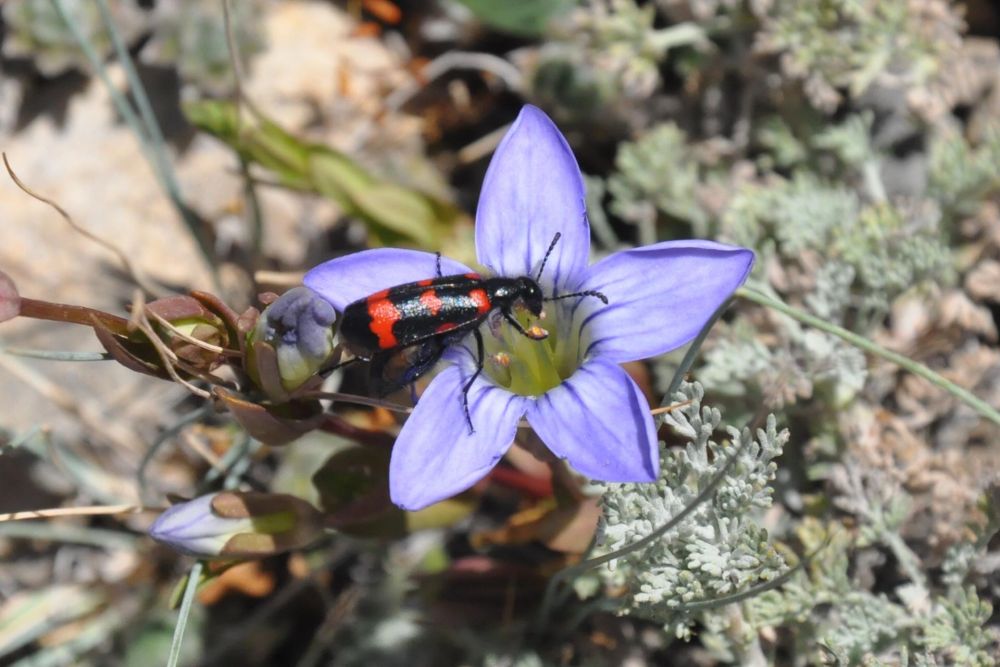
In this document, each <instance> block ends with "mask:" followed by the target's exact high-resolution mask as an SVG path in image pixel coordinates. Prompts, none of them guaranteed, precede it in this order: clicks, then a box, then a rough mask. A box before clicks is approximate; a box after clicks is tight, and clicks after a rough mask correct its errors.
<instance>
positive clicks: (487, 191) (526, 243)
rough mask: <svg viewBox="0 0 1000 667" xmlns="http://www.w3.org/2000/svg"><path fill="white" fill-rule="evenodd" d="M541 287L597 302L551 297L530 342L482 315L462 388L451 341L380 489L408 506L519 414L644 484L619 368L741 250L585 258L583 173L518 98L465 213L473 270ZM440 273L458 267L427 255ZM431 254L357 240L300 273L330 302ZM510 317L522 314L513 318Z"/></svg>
mask: <svg viewBox="0 0 1000 667" xmlns="http://www.w3.org/2000/svg"><path fill="white" fill-rule="evenodd" d="M557 232H558V233H560V234H561V235H562V236H561V239H560V241H559V242H558V243H557V244H556V246H555V248H554V249H553V251H552V254H551V256H550V257H549V259H548V262H547V264H546V266H545V271H544V275H542V276H541V278H540V280H539V283H540V285H541V287H542V290H543V291H544V292H545V294H546V295H547V296H552V295H558V294H567V293H570V292H579V291H586V290H596V291H599V292H601V293H603V294H604V295H606V296H607V297H608V301H609V302H608V304H607V305H605V304H604V303H602V302H601V301H600V300H598V299H595V298H586V297H584V298H579V299H566V300H563V301H553V302H550V303H549V304H548V305H547V306H546V316H547V317H546V319H545V320H544V321H543V322H542V324H543V325H544V326H545V328H546V329H547V330H548V331H549V333H550V335H549V337H548V338H547V339H545V340H542V341H538V340H531V339H528V338H526V337H525V336H523V335H521V334H519V333H517V332H516V331H515V330H514V329H513V327H511V326H510V325H509V324H507V323H505V322H496V321H491V326H490V327H489V333H486V332H484V338H485V339H486V352H487V362H486V367H485V372H484V373H483V374H482V375H481V376H480V377H479V378H478V379H477V380H476V381H475V383H473V385H472V388H471V390H470V391H469V397H468V398H469V408H470V413H471V417H472V423H473V424H474V426H475V431H474V432H473V433H470V432H469V428H468V425H467V423H466V419H465V414H464V411H463V407H462V396H461V392H462V386H463V384H464V381H465V379H466V378H469V377H471V374H472V373H473V372H474V370H475V353H474V352H473V351H472V350H471V349H470V348H469V347H468V346H467V345H461V346H455V348H453V349H452V350H450V351H449V352H448V354H446V356H445V358H446V359H447V360H449V361H451V362H452V365H451V366H449V367H447V368H445V369H444V370H443V371H441V372H440V373H439V374H438V375H437V376H436V377H435V378H434V380H433V381H432V382H431V383H430V386H429V387H428V388H427V390H426V391H425V392H424V394H423V396H421V398H420V402H419V403H417V406H416V408H415V409H414V411H413V414H412V415H411V416H410V417H409V419H407V421H406V423H405V424H404V425H403V428H402V431H401V432H400V434H399V437H398V438H397V439H396V444H395V446H394V447H393V451H392V459H391V462H390V466H389V475H390V490H391V495H392V500H393V502H395V503H396V504H397V505H399V506H400V507H402V508H403V509H407V510H416V509H420V508H422V507H426V506H427V505H430V504H431V503H434V502H437V501H439V500H442V499H444V498H448V497H450V496H452V495H454V494H456V493H458V492H460V491H463V490H465V489H467V488H468V487H469V486H471V485H472V484H474V483H475V482H476V481H477V480H479V479H481V478H482V477H483V476H485V475H486V474H487V473H488V472H489V471H490V470H491V469H492V468H493V466H495V465H496V464H497V462H498V461H499V460H500V459H501V457H503V455H504V454H505V453H506V452H507V449H508V448H509V447H510V445H511V443H512V442H513V440H514V436H515V433H516V431H517V425H518V422H519V421H520V420H521V418H522V417H526V418H527V420H528V423H529V424H531V427H532V428H533V429H534V430H535V432H536V433H537V434H538V436H539V437H540V438H541V439H542V441H544V442H545V444H546V445H547V446H548V447H549V449H550V450H551V451H552V452H553V453H554V454H556V455H557V456H559V457H561V458H565V459H566V460H568V461H569V463H570V464H571V465H572V466H573V467H574V468H575V469H576V470H577V471H579V472H581V473H583V474H584V475H587V476H588V477H591V478H595V479H600V480H604V481H610V482H650V481H653V480H655V479H656V478H657V476H658V473H659V447H658V444H657V439H656V432H655V429H654V427H653V419H652V417H651V415H650V411H649V404H648V403H647V401H646V399H645V398H644V397H643V395H642V393H641V391H640V390H639V387H638V386H637V385H636V384H635V382H633V381H632V379H631V378H630V377H629V376H628V374H627V373H625V371H624V370H622V368H621V367H620V366H619V364H621V363H623V362H626V361H634V360H638V359H646V358H648V357H654V356H656V355H659V354H663V353H664V352H668V351H670V350H673V349H674V348H677V347H679V346H681V345H683V344H684V343H687V342H688V341H690V340H691V339H692V338H694V337H695V336H696V335H697V334H698V332H699V331H700V330H701V328H702V327H703V326H704V325H705V323H706V322H707V321H708V319H709V318H710V317H711V315H712V313H714V312H715V310H716V309H717V308H718V307H719V306H720V305H721V304H722V303H724V302H725V301H726V299H728V298H729V296H730V295H731V294H732V293H733V291H734V290H735V289H736V288H737V287H739V286H740V285H741V284H742V283H743V281H744V280H746V277H747V275H748V274H749V272H750V267H751V265H752V264H753V253H752V252H751V251H750V250H747V249H745V248H737V247H732V246H727V245H722V244H719V243H713V242H711V241H667V242H664V243H657V244H654V245H651V246H646V247H642V248H636V249H633V250H625V251H622V252H618V253H615V254H613V255H611V256H609V257H606V258H605V259H602V260H601V261H599V262H597V263H596V264H593V265H588V263H589V257H590V227H589V224H588V222H587V213H586V209H585V205H584V189H583V179H582V177H581V175H580V170H579V167H578V166H577V164H576V159H575V158H574V157H573V153H572V152H571V151H570V148H569V146H568V144H567V143H566V140H565V139H564V138H563V136H562V134H561V133H560V132H559V130H558V129H557V128H556V126H555V125H554V124H553V123H552V121H551V120H550V119H549V118H548V116H546V115H545V114H544V113H543V112H542V111H540V110H539V109H537V108H535V107H533V106H525V107H524V109H522V110H521V113H520V115H519V116H518V118H517V120H516V121H515V122H514V124H513V126H512V127H511V129H510V131H509V132H508V133H507V135H506V136H505V137H504V139H503V141H502V142H501V143H500V146H499V147H498V148H497V151H496V154H495V155H494V156H493V160H492V162H491V163H490V166H489V169H488V171H487V172H486V180H485V182H484V184H483V189H482V193H481V195H480V200H479V208H478V210H477V213H476V253H477V255H478V257H479V261H480V263H482V264H483V265H484V266H485V267H486V269H487V273H492V274H494V275H499V276H510V277H518V276H526V275H527V276H534V275H535V273H534V272H536V271H537V270H538V267H539V265H540V264H541V261H542V257H543V255H544V254H545V252H546V250H547V249H548V247H549V245H550V243H551V242H552V239H553V238H554V237H555V235H556V233H557ZM442 271H443V273H444V274H445V275H448V274H458V273H468V272H469V271H470V269H469V268H468V267H465V266H464V265H462V264H461V263H459V262H456V261H454V260H448V259H442ZM434 272H435V256H434V255H433V254H431V253H426V252H419V251H415V250H399V249H378V250H367V251H364V252H360V253H357V254H354V255H350V256H348V257H343V258H340V259H336V260H331V261H329V262H326V263H325V264H321V265H320V266H318V267H316V268H314V269H312V270H311V271H309V272H308V273H307V274H306V276H305V280H304V282H305V284H306V285H308V286H309V287H311V288H312V289H314V290H315V291H316V292H317V293H319V294H320V295H322V296H323V297H324V298H326V299H327V300H329V301H330V303H332V304H333V306H334V307H335V308H336V309H337V310H341V311H342V310H343V309H344V307H345V306H347V305H348V304H349V303H351V302H353V301H355V300H357V299H360V298H363V297H365V296H367V295H369V294H372V293H374V292H377V291H379V290H382V289H385V288H388V287H392V286H393V285H398V284H402V283H407V282H412V281H416V280H420V279H424V278H428V277H431V276H433V275H435V273H434ZM522 324H523V322H522Z"/></svg>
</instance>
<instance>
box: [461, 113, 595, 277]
mask: <svg viewBox="0 0 1000 667" xmlns="http://www.w3.org/2000/svg"><path fill="white" fill-rule="evenodd" d="M557 232H559V233H560V234H562V238H561V239H560V240H559V243H557V244H556V246H555V248H554V249H553V250H552V255H551V256H550V257H549V259H548V261H547V262H546V264H545V275H543V276H542V279H541V282H542V284H543V285H545V286H547V287H550V288H552V287H555V288H559V287H562V286H564V285H567V284H570V283H573V282H575V281H576V280H578V279H579V278H580V277H582V274H583V271H584V269H585V268H586V266H587V262H588V261H589V259H590V257H589V254H590V224H589V223H588V222H587V209H586V205H585V203H584V191H583V178H582V177H581V176H580V168H579V167H578V166H577V164H576V158H575V157H573V152H572V151H571V150H570V148H569V145H568V144H567V143H566V139H565V138H564V137H563V135H562V134H561V133H560V132H559V130H558V129H557V128H556V126H555V124H554V123H553V122H552V121H551V120H550V119H549V117H548V116H546V115H545V113H543V112H542V111H541V110H540V109H538V108H536V107H533V106H531V105H527V106H525V107H524V108H523V109H521V113H520V114H519V115H518V117H517V120H515V121H514V124H513V125H512V126H511V128H510V130H509V131H508V132H507V134H506V136H504V138H503V141H501V142H500V146H499V147H498V148H497V150H496V153H495V154H494V155H493V160H492V161H491V162H490V166H489V169H487V171H486V179H485V181H484V182H483V189H482V192H481V193H480V195H479V208H478V210H477V211H476V253H477V255H478V257H479V261H480V262H481V263H482V264H484V265H485V266H488V267H489V268H490V269H492V270H493V271H494V272H495V273H496V274H497V275H501V276H508V277H518V276H526V275H532V273H533V272H534V271H537V270H538V268H539V266H540V264H541V261H542V257H544V256H545V252H546V250H548V248H549V244H551V243H552V239H553V238H554V237H555V235H556V233H557ZM546 291H549V290H546Z"/></svg>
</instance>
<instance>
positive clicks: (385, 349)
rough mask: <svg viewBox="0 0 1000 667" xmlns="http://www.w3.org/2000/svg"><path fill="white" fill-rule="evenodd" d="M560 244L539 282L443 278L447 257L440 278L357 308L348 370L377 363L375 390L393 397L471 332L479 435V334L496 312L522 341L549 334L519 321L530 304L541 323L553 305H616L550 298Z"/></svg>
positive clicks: (345, 326) (349, 315)
mask: <svg viewBox="0 0 1000 667" xmlns="http://www.w3.org/2000/svg"><path fill="white" fill-rule="evenodd" d="M559 237H560V235H559V234H556V235H555V238H553V239H552V243H551V244H550V245H549V248H548V250H547V251H546V253H545V256H544V257H543V258H542V264H541V266H540V267H539V269H538V276H537V277H536V278H531V277H530V276H521V277H519V278H505V277H496V278H483V277H482V276H480V275H479V274H478V273H465V274H458V275H452V276H443V275H441V258H440V255H439V256H438V265H437V277H435V278H427V279H425V280H418V281H416V282H412V283H406V284H403V285H396V286H395V287H390V288H388V289H384V290H381V291H379V292H376V293H374V294H371V295H369V296H367V297H365V298H363V299H358V300H357V301H355V302H353V303H351V304H349V305H348V306H347V308H345V309H344V313H343V316H342V317H341V322H340V335H341V338H342V339H343V341H344V346H345V347H346V348H347V349H348V351H350V352H351V353H352V354H353V355H354V359H351V360H350V361H349V362H347V363H351V362H353V361H355V360H362V361H369V362H371V368H370V371H369V373H370V375H371V377H372V379H373V381H374V383H375V389H376V391H377V392H378V393H379V394H380V395H385V394H387V393H389V392H390V391H393V390H395V389H399V388H401V387H404V386H406V385H408V384H412V383H413V382H414V381H415V380H417V378H419V377H420V376H422V375H423V374H424V373H426V372H427V371H429V370H430V369H431V368H433V367H434V364H436V363H437V362H438V360H439V359H440V358H441V355H442V354H444V351H445V350H446V349H447V348H448V346H450V345H454V344H455V343H458V342H460V341H461V340H462V339H463V338H465V337H466V336H467V335H469V334H470V333H471V334H472V335H473V336H475V339H476V351H477V359H476V372H475V373H473V374H472V377H470V378H469V379H468V380H467V381H466V383H465V385H464V386H463V387H462V401H463V407H464V409H465V417H466V419H467V420H468V422H469V429H470V431H472V430H474V429H473V427H472V418H471V417H470V415H469V397H468V394H469V389H470V388H471V387H472V383H473V382H475V380H476V378H477V377H479V374H480V373H482V372H483V357H484V354H485V353H484V350H483V335H482V333H481V332H480V331H479V327H480V325H482V323H483V322H484V321H486V318H487V317H488V316H489V314H490V313H491V312H493V311H494V310H499V311H500V314H501V315H502V316H503V318H504V319H505V320H507V322H509V323H510V325H511V326H512V327H514V329H515V330H517V331H518V332H520V333H521V334H522V335H524V336H527V337H528V338H531V339H533V340H543V339H544V338H546V337H547V336H548V333H547V332H545V331H544V330H543V329H540V328H538V327H531V328H529V329H525V328H524V327H523V326H522V325H521V323H520V322H518V321H517V318H515V317H514V314H513V309H514V308H515V306H517V305H522V306H523V307H525V308H526V309H527V310H528V311H529V312H530V313H531V314H532V315H534V316H535V317H539V316H541V314H542V304H543V302H545V301H555V300H559V299H569V298H572V297H584V296H592V297H596V298H598V299H600V300H601V301H603V302H604V303H605V304H606V303H608V299H607V297H606V296H604V295H603V294H601V293H600V292H596V291H583V292H574V293H572V294H561V295H559V296H555V297H544V296H543V294H542V288H541V287H540V286H539V284H538V281H539V279H540V278H541V276H542V271H543V270H544V269H545V262H546V261H547V260H548V258H549V254H551V252H552V249H553V248H554V247H555V245H556V243H557V242H558V241H559ZM393 364H398V365H401V371H400V372H399V374H398V375H391V373H392V372H393V370H392V369H391V368H390V366H392V365H393ZM387 374H389V375H387Z"/></svg>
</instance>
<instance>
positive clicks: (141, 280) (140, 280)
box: [3, 153, 164, 296]
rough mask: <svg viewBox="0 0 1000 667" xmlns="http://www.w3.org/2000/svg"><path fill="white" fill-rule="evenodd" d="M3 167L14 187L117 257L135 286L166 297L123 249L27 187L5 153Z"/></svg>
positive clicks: (52, 201) (50, 200)
mask: <svg viewBox="0 0 1000 667" xmlns="http://www.w3.org/2000/svg"><path fill="white" fill-rule="evenodd" d="M3 165H4V167H6V168H7V174H9V175H10V178H11V180H12V181H14V185H16V186H17V187H19V188H21V190H22V191H23V192H24V193H25V194H26V195H28V196H29V197H32V198H33V199H37V200H38V201H40V202H42V203H43V204H47V205H48V206H50V207H52V208H53V209H55V211H56V213H58V214H59V215H60V216H62V219H63V220H65V221H66V224H68V225H69V226H70V227H72V228H73V231H75V232H76V233H77V234H80V235H82V236H84V237H85V238H88V239H90V240H91V241H93V242H94V243H96V244H98V245H99V246H101V247H102V248H105V249H106V250H109V251H110V252H111V253H112V254H113V255H115V256H116V257H117V258H118V261H120V262H121V263H122V266H123V267H124V268H125V271H126V272H127V273H128V274H129V275H130V276H132V280H133V281H135V284H137V285H139V286H140V287H142V288H143V289H144V290H146V291H147V292H149V293H150V294H152V295H154V296H163V295H164V291H163V290H162V289H160V288H158V287H157V286H156V285H153V284H152V283H150V282H149V281H148V280H147V279H146V277H145V275H144V274H143V273H142V272H141V271H139V269H138V268H137V267H136V266H135V265H134V264H132V260H130V259H129V258H128V255H127V254H125V252H124V251H123V250H122V249H121V248H119V247H118V246H116V245H115V244H113V243H111V242H109V241H106V240H104V239H102V238H101V237H100V236H98V235H97V234H94V233H93V232H91V231H89V230H88V229H86V228H85V227H82V226H81V225H79V224H77V222H76V220H74V219H73V216H71V215H70V214H69V213H68V212H67V211H66V209H64V208H63V207H62V206H60V205H59V204H57V203H56V202H55V201H54V200H52V199H49V198H48V197H45V196H44V195H41V194H39V193H37V192H35V191H34V190H32V189H31V188H29V187H28V186H27V185H25V183H24V181H22V180H21V179H20V178H19V177H18V175H17V174H16V173H15V172H14V167H12V166H11V164H10V160H8V159H7V154H6V153H3Z"/></svg>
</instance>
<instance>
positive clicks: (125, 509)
mask: <svg viewBox="0 0 1000 667" xmlns="http://www.w3.org/2000/svg"><path fill="white" fill-rule="evenodd" d="M149 509H150V508H146V507H142V506H139V505H131V504H128V505H91V506H88V507H52V508H50V509H44V510H24V511H22V512H7V513H6V514H0V523H4V522H6V521H22V520H24V519H52V518H55V517H62V516H107V515H113V514H136V513H138V512H145V511H148V510H149Z"/></svg>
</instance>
